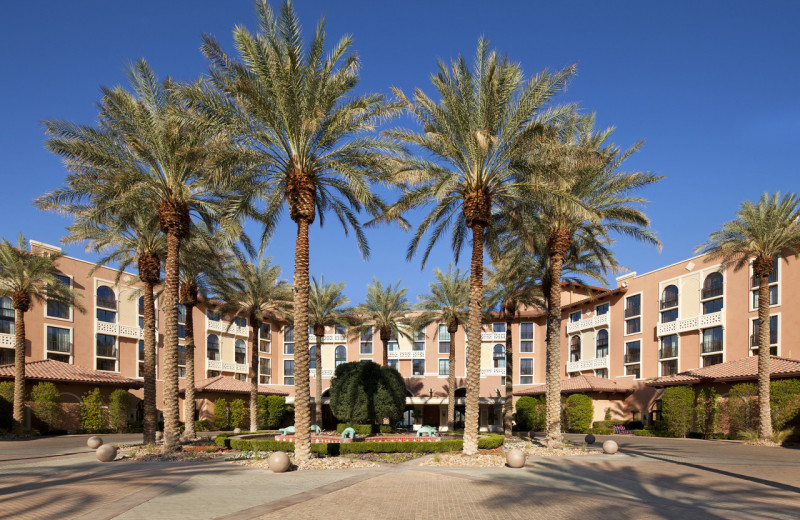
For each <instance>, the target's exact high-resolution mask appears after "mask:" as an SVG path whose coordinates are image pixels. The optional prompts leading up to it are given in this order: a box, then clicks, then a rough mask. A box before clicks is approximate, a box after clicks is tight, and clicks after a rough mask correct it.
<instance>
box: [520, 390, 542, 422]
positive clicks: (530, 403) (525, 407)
mask: <svg viewBox="0 0 800 520" xmlns="http://www.w3.org/2000/svg"><path fill="white" fill-rule="evenodd" d="M542 409H543V407H542V399H541V398H540V397H533V396H530V395H523V396H522V397H520V398H519V400H517V404H516V412H517V429H518V430H520V431H528V430H536V429H540V428H536V427H537V426H539V425H538V424H537V422H538V421H537V419H538V417H537V415H538V414H539V412H540V411H541V410H542ZM542 422H544V421H542Z"/></svg>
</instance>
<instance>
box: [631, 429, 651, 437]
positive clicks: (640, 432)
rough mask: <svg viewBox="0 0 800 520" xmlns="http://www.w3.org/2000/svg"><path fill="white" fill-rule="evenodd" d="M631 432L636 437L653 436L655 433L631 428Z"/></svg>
mask: <svg viewBox="0 0 800 520" xmlns="http://www.w3.org/2000/svg"><path fill="white" fill-rule="evenodd" d="M633 434H634V435H635V436H637V437H655V436H656V434H655V433H653V432H651V431H649V430H633Z"/></svg>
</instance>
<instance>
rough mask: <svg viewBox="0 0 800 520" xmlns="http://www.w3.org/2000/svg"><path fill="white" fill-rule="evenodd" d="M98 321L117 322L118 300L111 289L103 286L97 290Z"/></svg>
mask: <svg viewBox="0 0 800 520" xmlns="http://www.w3.org/2000/svg"><path fill="white" fill-rule="evenodd" d="M96 301H97V321H104V322H106V323H116V322H117V300H116V297H115V296H114V291H112V290H111V288H110V287H106V286H105V285H101V286H100V287H98V288H97V299H96Z"/></svg>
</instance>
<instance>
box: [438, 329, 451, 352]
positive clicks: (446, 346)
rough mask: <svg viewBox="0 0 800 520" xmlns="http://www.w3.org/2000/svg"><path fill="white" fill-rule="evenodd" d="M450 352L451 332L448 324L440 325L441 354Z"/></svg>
mask: <svg viewBox="0 0 800 520" xmlns="http://www.w3.org/2000/svg"><path fill="white" fill-rule="evenodd" d="M449 353H450V333H449V332H447V325H444V324H440V325H439V354H449Z"/></svg>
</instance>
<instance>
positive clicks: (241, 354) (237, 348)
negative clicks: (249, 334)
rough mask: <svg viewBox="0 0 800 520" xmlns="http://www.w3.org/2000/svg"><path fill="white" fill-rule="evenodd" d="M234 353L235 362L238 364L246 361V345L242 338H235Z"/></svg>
mask: <svg viewBox="0 0 800 520" xmlns="http://www.w3.org/2000/svg"><path fill="white" fill-rule="evenodd" d="M234 355H235V356H236V362H237V363H239V364H240V365H243V364H245V363H247V345H246V344H245V342H244V340H243V339H237V340H236V343H235V344H234Z"/></svg>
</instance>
